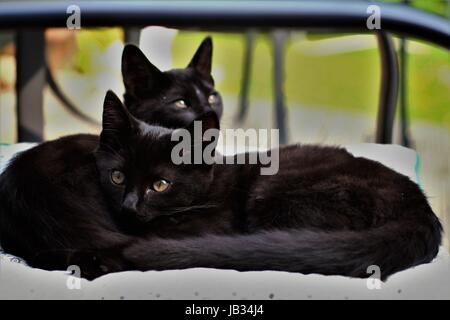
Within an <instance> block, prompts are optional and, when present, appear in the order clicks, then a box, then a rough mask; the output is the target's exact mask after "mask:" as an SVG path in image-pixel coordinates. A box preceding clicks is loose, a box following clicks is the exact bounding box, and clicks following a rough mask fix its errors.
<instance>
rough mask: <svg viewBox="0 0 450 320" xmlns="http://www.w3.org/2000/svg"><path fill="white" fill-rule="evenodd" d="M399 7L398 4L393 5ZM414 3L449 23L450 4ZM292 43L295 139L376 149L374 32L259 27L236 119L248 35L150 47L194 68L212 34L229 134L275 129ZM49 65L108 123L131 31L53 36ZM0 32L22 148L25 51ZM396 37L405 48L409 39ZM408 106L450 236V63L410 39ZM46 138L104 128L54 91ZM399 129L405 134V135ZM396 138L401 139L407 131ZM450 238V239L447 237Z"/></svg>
mask: <svg viewBox="0 0 450 320" xmlns="http://www.w3.org/2000/svg"><path fill="white" fill-rule="evenodd" d="M389 2H398V1H389ZM412 5H414V6H416V7H418V8H420V9H424V10H427V11H432V12H434V13H437V14H440V15H444V16H447V17H448V14H449V8H450V6H449V2H448V1H445V0H443V1H441V0H438V1H433V0H420V1H412ZM277 32H278V34H282V35H283V37H285V39H286V42H285V61H284V72H285V77H284V95H285V98H286V105H287V108H288V130H289V131H288V132H289V142H308V143H309V142H313V143H324V144H340V145H345V144H350V143H358V142H373V141H374V133H375V120H376V112H377V107H378V95H379V82H380V57H379V52H378V50H377V44H376V39H375V38H374V36H372V35H356V34H323V33H321V34H317V33H316V34H314V33H305V32H301V31H289V30H274V31H273V32H266V33H262V32H258V31H257V30H252V35H253V37H254V41H255V42H254V50H253V51H252V58H251V65H250V66H251V69H250V71H251V72H250V79H249V83H248V84H249V101H250V103H249V113H248V115H247V117H246V118H245V121H244V122H242V123H239V122H238V121H237V120H236V117H237V112H238V107H239V97H240V92H241V88H242V85H243V79H242V75H243V64H244V63H243V59H244V48H245V45H246V39H247V37H248V33H245V32H244V31H243V32H242V33H217V32H194V31H182V30H173V29H166V28H161V27H148V28H145V29H143V30H141V33H140V41H139V43H140V47H141V49H142V50H143V51H144V53H145V54H146V55H147V57H148V58H149V59H150V60H151V61H152V62H153V63H154V64H155V65H157V66H158V67H159V68H160V69H163V70H166V69H169V68H173V67H184V66H186V65H187V63H188V62H189V61H190V59H191V57H192V55H193V53H194V52H195V50H196V49H197V47H198V45H199V44H200V42H201V40H202V39H203V38H204V36H205V35H207V34H209V35H212V38H213V42H214V59H213V76H214V78H215V81H216V86H217V89H218V90H219V91H220V92H221V93H222V95H223V98H224V110H225V114H224V118H223V122H222V126H223V127H224V128H233V127H244V128H245V127H252V128H269V127H273V126H274V117H273V116H274V89H273V88H274V83H273V82H274V81H273V41H272V40H273V36H274V34H275V33H277ZM45 35H46V50H47V53H46V54H47V63H48V65H49V67H50V70H51V71H52V73H53V75H54V76H55V78H56V80H57V82H58V84H59V85H60V87H61V89H62V90H63V92H64V93H65V94H66V95H67V96H68V97H69V98H70V100H72V101H73V102H74V104H75V105H76V106H77V108H79V109H80V110H81V111H82V112H83V113H85V114H87V115H89V116H90V117H92V118H94V119H96V120H98V121H100V119H101V110H102V101H103V98H104V94H105V92H106V90H108V89H112V90H114V91H115V92H116V93H118V94H122V93H123V90H124V88H123V84H122V78H121V74H120V58H121V53H122V49H123V46H124V30H123V29H121V28H107V29H84V28H82V29H81V30H79V31H71V30H67V29H48V30H47V31H46V34H45ZM13 36H14V35H13V34H12V33H7V32H3V33H0V143H15V142H16V141H17V128H16V113H15V112H16V111H15V106H16V102H15V89H14V88H15V74H16V63H15V46H14V42H13V39H14V38H13ZM395 40H396V45H397V47H398V43H399V40H398V39H395ZM407 55H408V81H407V86H408V87H407V106H408V109H407V110H408V117H409V121H410V133H411V138H412V143H413V148H414V149H416V150H417V151H418V152H419V154H420V155H421V158H422V162H421V163H422V169H421V174H422V183H423V187H424V189H425V190H426V193H427V195H428V196H429V199H430V201H431V204H432V206H433V208H434V210H435V212H436V213H437V214H438V215H439V217H440V218H441V220H442V221H443V223H444V224H445V226H446V229H447V230H448V231H450V198H449V195H450V157H449V154H450V57H449V52H448V51H446V50H444V49H439V48H437V47H435V46H432V45H429V44H426V43H423V42H418V41H408V43H407ZM44 112H45V139H54V138H57V137H59V136H63V135H67V134H72V133H80V132H92V133H98V132H99V129H100V128H99V127H98V126H95V125H91V124H88V123H86V122H84V121H82V120H79V119H77V118H76V117H74V116H72V115H71V114H70V113H69V112H68V111H67V109H66V108H65V107H64V106H63V105H62V104H61V103H60V102H59V100H58V99H56V98H55V96H54V95H53V94H52V92H51V91H50V90H49V89H48V88H46V89H45V92H44ZM397 131H398V128H397ZM397 131H396V136H397V138H396V140H395V141H394V142H398V141H399V140H398V132H397ZM447 234H448V233H447Z"/></svg>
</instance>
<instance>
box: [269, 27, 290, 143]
mask: <svg viewBox="0 0 450 320" xmlns="http://www.w3.org/2000/svg"><path fill="white" fill-rule="evenodd" d="M287 36H288V33H287V32H286V31H282V30H276V31H274V32H272V45H273V50H274V51H273V66H274V69H273V70H274V71H273V72H274V93H275V121H276V127H277V128H278V129H279V137H280V144H285V143H287V142H288V136H287V125H286V119H287V117H286V116H287V110H286V106H285V101H284V90H283V87H284V86H283V85H284V54H285V45H286V40H287Z"/></svg>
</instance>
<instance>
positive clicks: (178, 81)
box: [165, 68, 214, 94]
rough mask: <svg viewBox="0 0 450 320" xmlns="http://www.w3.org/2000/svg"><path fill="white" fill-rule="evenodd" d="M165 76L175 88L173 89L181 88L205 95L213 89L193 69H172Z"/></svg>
mask: <svg viewBox="0 0 450 320" xmlns="http://www.w3.org/2000/svg"><path fill="white" fill-rule="evenodd" d="M165 74H166V75H167V77H168V78H169V79H170V80H171V81H172V83H173V84H175V86H173V88H175V89H176V88H178V89H180V88H183V89H186V90H191V91H196V93H197V94H199V93H205V94H207V93H208V92H209V91H210V90H211V89H213V88H214V86H213V85H212V83H211V82H209V81H207V80H206V79H204V78H203V77H201V76H199V75H198V73H196V72H195V71H194V70H193V69H190V68H185V69H172V70H169V71H166V72H165Z"/></svg>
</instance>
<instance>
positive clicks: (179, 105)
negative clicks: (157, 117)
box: [175, 100, 187, 109]
mask: <svg viewBox="0 0 450 320" xmlns="http://www.w3.org/2000/svg"><path fill="white" fill-rule="evenodd" d="M175 107H177V108H179V109H186V108H187V104H186V101H184V100H177V101H175Z"/></svg>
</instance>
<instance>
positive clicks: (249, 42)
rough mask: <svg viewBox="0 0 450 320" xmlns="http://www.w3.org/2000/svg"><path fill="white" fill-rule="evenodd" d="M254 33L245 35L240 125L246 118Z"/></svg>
mask: <svg viewBox="0 0 450 320" xmlns="http://www.w3.org/2000/svg"><path fill="white" fill-rule="evenodd" d="M255 36H256V34H255V32H254V31H247V32H246V33H245V48H244V59H243V62H242V80H241V92H240V101H239V106H238V108H239V110H238V114H237V121H238V122H240V123H242V122H243V121H244V120H245V117H246V116H247V111H248V105H249V102H248V100H249V99H248V96H249V89H250V76H251V72H252V60H253V50H254V43H255Z"/></svg>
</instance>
